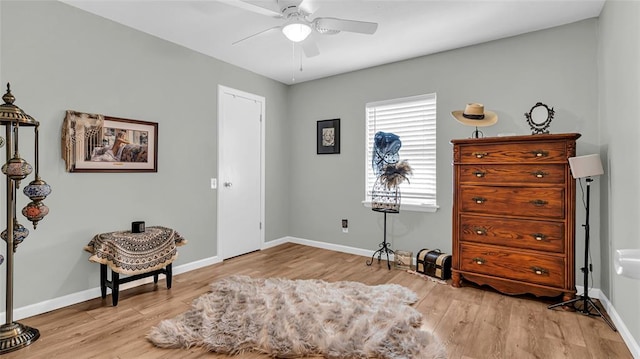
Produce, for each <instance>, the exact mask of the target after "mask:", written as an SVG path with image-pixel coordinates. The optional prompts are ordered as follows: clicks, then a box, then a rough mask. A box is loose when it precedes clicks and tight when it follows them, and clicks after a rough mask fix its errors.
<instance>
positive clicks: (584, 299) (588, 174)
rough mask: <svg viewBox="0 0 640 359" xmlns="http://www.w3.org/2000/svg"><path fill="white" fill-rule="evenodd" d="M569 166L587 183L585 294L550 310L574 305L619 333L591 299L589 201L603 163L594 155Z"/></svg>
mask: <svg viewBox="0 0 640 359" xmlns="http://www.w3.org/2000/svg"><path fill="white" fill-rule="evenodd" d="M569 166H570V167H571V174H572V175H573V178H575V179H577V180H580V179H582V178H584V179H585V182H587V201H586V204H585V208H586V220H585V224H583V225H582V226H583V227H584V267H582V268H580V270H582V273H583V276H584V292H583V294H582V295H579V296H577V297H576V298H574V299H571V300H568V301H565V302H562V303H557V304H553V305H550V306H549V307H548V308H549V309H553V308H555V307H559V306H567V305H572V307H573V308H574V309H576V310H577V311H579V312H580V313H582V314H584V315H593V316H599V317H601V318H602V320H604V321H605V323H607V324H608V325H609V327H611V329H613V331H617V330H616V327H615V326H614V325H613V323H611V321H610V320H609V319H607V317H605V316H604V315H603V314H602V312H601V311H600V309H598V307H597V306H596V305H595V303H594V302H593V301H592V300H591V298H590V297H589V269H590V267H591V266H590V264H589V200H590V195H591V182H593V178H592V177H596V176H600V175H602V174H604V170H603V169H602V162H600V155H598V154H593V155H586V156H579V157H571V158H569ZM576 303H582V306H581V308H576ZM592 310H593V311H592ZM594 311H595V312H594Z"/></svg>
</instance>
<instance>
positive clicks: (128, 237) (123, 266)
mask: <svg viewBox="0 0 640 359" xmlns="http://www.w3.org/2000/svg"><path fill="white" fill-rule="evenodd" d="M185 244H187V240H186V239H184V238H183V237H182V236H181V235H180V234H178V232H176V231H174V230H173V229H171V228H166V227H160V226H152V227H147V228H146V230H145V232H143V233H132V232H130V231H117V232H109V233H101V234H98V235H96V236H95V237H93V239H92V240H91V241H90V242H89V244H87V245H86V246H85V247H84V250H85V251H87V252H89V253H91V257H89V260H90V261H92V262H96V263H100V264H106V265H108V266H109V267H110V268H111V270H113V271H114V272H116V273H120V274H124V275H135V274H141V273H146V272H150V271H154V270H157V269H161V268H164V267H166V266H167V265H169V264H170V263H172V262H173V261H174V260H175V259H176V258H177V257H178V249H177V247H178V246H182V245H185Z"/></svg>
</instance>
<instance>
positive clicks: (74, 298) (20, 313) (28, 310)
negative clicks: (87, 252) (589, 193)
mask: <svg viewBox="0 0 640 359" xmlns="http://www.w3.org/2000/svg"><path fill="white" fill-rule="evenodd" d="M284 243H296V244H302V245H305V246H310V247H315V248H322V249H328V250H332V251H336V252H342V253H349V254H354V255H359V256H363V257H369V256H371V255H372V254H373V251H372V250H369V249H362V248H356V247H349V246H344V245H341V244H333V243H327V242H319V241H313V240H309V239H304V238H297V237H289V236H287V237H282V238H278V239H275V240H272V241H269V242H265V243H263V245H262V249H267V248H271V247H275V246H278V245H280V244H284ZM390 259H391V260H393V256H391V258H390ZM220 262H222V260H221V259H220V258H219V257H217V256H215V257H210V258H205V259H202V260H199V261H195V262H191V263H186V264H183V265H180V266H177V267H175V268H173V274H181V273H186V272H190V271H192V270H195V269H199V268H202V267H206V266H209V265H212V264H216V263H220ZM152 280H153V278H151V277H148V278H143V279H139V280H136V281H132V282H129V283H126V284H124V285H122V286H121V287H120V290H126V289H129V288H133V287H137V286H140V285H143V284H147V283H151V282H152ZM583 290H584V287H582V286H576V291H577V292H578V294H580V293H583ZM589 295H590V296H591V297H593V298H598V299H599V300H600V301H601V302H602V305H603V306H604V309H605V310H606V311H607V313H608V314H609V317H610V318H611V320H612V321H613V324H614V325H615V326H616V328H617V329H618V332H620V335H621V336H622V339H623V340H624V342H625V344H626V345H627V347H628V348H629V351H630V352H631V354H632V355H633V357H634V358H639V359H640V345H638V343H637V342H636V341H635V339H634V338H633V335H631V332H629V329H628V328H627V326H626V325H625V324H624V322H623V321H622V319H621V318H620V316H619V315H618V313H617V312H616V310H615V308H614V307H613V304H612V303H611V302H610V301H609V299H608V298H607V297H606V296H605V295H604V293H602V291H601V290H600V289H599V288H592V289H589ZM98 297H100V287H95V288H92V289H88V290H84V291H81V292H77V293H72V294H69V295H66V296H63V297H58V298H54V299H51V300H46V301H43V302H40V303H35V304H32V305H28V306H25V307H20V308H16V309H15V310H14V311H13V316H14V320H20V319H23V318H28V317H31V316H34V315H38V314H42V313H46V312H49V311H52V310H56V309H60V308H63V307H67V306H70V305H73V304H77V303H81V302H84V301H87V300H91V299H94V298H98ZM0 322H5V313H4V312H2V313H0Z"/></svg>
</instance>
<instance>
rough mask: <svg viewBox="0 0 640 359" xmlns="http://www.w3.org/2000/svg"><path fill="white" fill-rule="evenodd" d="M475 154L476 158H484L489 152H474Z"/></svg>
mask: <svg viewBox="0 0 640 359" xmlns="http://www.w3.org/2000/svg"><path fill="white" fill-rule="evenodd" d="M473 155H474V156H475V158H484V157H487V156H488V155H489V154H488V153H487V152H474V153H473Z"/></svg>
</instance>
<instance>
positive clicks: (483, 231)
mask: <svg viewBox="0 0 640 359" xmlns="http://www.w3.org/2000/svg"><path fill="white" fill-rule="evenodd" d="M473 230H474V231H475V232H476V234H477V235H479V236H485V235H487V230H486V229H484V228H480V227H476V228H474V229H473Z"/></svg>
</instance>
